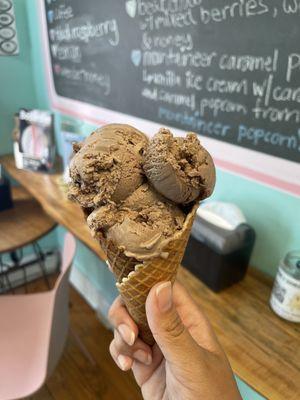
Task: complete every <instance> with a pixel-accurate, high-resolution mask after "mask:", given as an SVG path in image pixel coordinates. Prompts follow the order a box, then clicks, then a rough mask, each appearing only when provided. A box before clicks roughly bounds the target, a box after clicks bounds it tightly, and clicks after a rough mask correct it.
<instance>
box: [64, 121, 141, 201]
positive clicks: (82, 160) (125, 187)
mask: <svg viewBox="0 0 300 400" xmlns="http://www.w3.org/2000/svg"><path fill="white" fill-rule="evenodd" d="M147 143H148V139H147V137H146V136H145V135H144V134H143V133H142V132H140V131H138V130H137V129H135V128H133V127H132V126H129V125H123V124H110V125H105V126H104V127H102V128H99V129H97V130H96V131H95V132H93V133H92V134H91V135H90V136H89V137H88V138H87V139H85V141H84V142H83V143H81V144H80V145H78V144H77V145H76V146H75V147H74V151H75V155H74V157H73V158H72V161H71V164H70V177H71V180H72V182H71V184H70V185H69V198H71V199H73V200H76V201H77V202H78V203H79V204H80V205H81V206H82V207H84V208H95V207H96V206H98V205H100V204H104V203H106V202H107V201H108V200H111V201H115V202H120V201H121V200H123V199H125V198H126V197H128V196H129V195H130V194H131V193H132V192H133V191H134V190H135V189H136V188H137V187H138V186H140V185H141V184H142V182H143V170H142V155H143V152H144V149H145V147H146V146H147Z"/></svg>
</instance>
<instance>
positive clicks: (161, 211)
mask: <svg viewBox="0 0 300 400" xmlns="http://www.w3.org/2000/svg"><path fill="white" fill-rule="evenodd" d="M184 219H185V214H184V213H183V212H182V211H181V210H180V209H179V208H178V207H177V206H176V205H175V204H172V203H171V202H169V201H168V200H166V199H164V200H163V199H162V196H160V195H159V194H157V193H156V192H155V191H154V189H152V188H151V187H150V186H149V185H148V184H144V185H142V186H140V187H139V188H138V189H137V190H136V191H135V192H134V193H132V195H131V196H129V197H128V198H127V199H126V200H125V201H123V202H122V203H121V204H119V205H117V204H115V203H110V204H107V205H105V206H101V207H99V208H98V209H96V210H94V211H93V212H92V213H91V214H90V215H89V217H88V218H87V223H88V226H89V228H90V229H91V231H92V232H93V234H94V236H96V237H97V236H98V237H99V235H101V236H103V237H104V238H105V239H106V240H108V241H112V242H113V243H114V244H115V245H116V246H117V247H118V248H121V249H122V251H123V252H124V254H125V255H126V256H127V257H134V258H135V259H137V260H147V259H149V258H153V257H158V256H161V257H164V256H167V254H164V251H163V249H164V247H165V245H166V241H167V240H168V238H170V237H172V235H174V233H175V232H176V231H178V230H180V229H181V228H182V226H183V223H184Z"/></svg>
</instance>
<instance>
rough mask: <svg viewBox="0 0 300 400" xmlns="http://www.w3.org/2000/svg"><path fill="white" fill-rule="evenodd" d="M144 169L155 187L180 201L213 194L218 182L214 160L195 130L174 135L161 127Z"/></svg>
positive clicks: (153, 140) (148, 152) (147, 155)
mask: <svg viewBox="0 0 300 400" xmlns="http://www.w3.org/2000/svg"><path fill="white" fill-rule="evenodd" d="M143 169H144V171H145V174H146V176H147V178H148V180H149V182H151V184H152V185H153V186H154V187H155V189H156V190H157V191H158V192H159V193H161V194H162V195H163V196H165V197H166V198H167V199H169V200H172V201H174V202H175V203H178V204H188V203H190V202H192V201H194V200H197V201H199V200H202V199H204V198H206V197H208V196H210V194H211V193H212V191H213V188H214V185H215V179H216V176H215V167H214V163H213V161H212V158H211V156H210V154H209V153H208V152H207V150H205V149H204V147H202V146H201V144H200V141H199V140H198V138H197V135H196V134H195V133H188V134H187V136H186V137H185V138H183V137H173V135H172V133H171V132H170V131H169V130H168V129H165V128H162V129H160V130H159V132H158V133H157V134H156V135H155V136H154V137H153V139H152V140H151V141H150V143H149V145H148V147H147V149H146V151H145V155H144V163H143Z"/></svg>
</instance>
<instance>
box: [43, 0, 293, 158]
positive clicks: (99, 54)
mask: <svg viewBox="0 0 300 400" xmlns="http://www.w3.org/2000/svg"><path fill="white" fill-rule="evenodd" d="M45 12H46V21H47V33H48V39H49V48H50V54H51V67H52V74H53V82H54V86H55V91H56V93H57V94H58V95H59V96H62V97H65V98H69V99H75V100H79V101H81V102H84V103H88V104H93V105H96V106H100V107H104V108H107V109H111V110H115V111H119V112H122V113H125V114H130V115H133V116H136V117H140V118H143V119H147V120H151V121H155V122H158V123H159V124H160V125H168V126H174V127H176V128H179V129H181V130H184V131H195V132H197V133H199V134H201V135H203V136H207V137H211V138H214V139H217V140H220V141H223V142H227V143H231V144H234V145H236V146H242V147H243V148H248V149H252V150H256V151H258V152H260V153H265V154H268V155H273V156H276V157H279V158H281V159H286V160H290V161H294V162H299V160H300V128H299V127H300V1H299V0H235V1H227V0H127V1H125V0H112V1H99V0H47V1H45Z"/></svg>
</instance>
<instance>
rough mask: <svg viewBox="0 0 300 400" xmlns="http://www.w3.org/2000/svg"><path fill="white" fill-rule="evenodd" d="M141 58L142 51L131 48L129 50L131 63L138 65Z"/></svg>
mask: <svg viewBox="0 0 300 400" xmlns="http://www.w3.org/2000/svg"><path fill="white" fill-rule="evenodd" d="M141 60H142V52H141V50H132V51H131V61H132V63H133V64H134V65H135V66H136V67H138V66H139V65H140V63H141Z"/></svg>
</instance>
